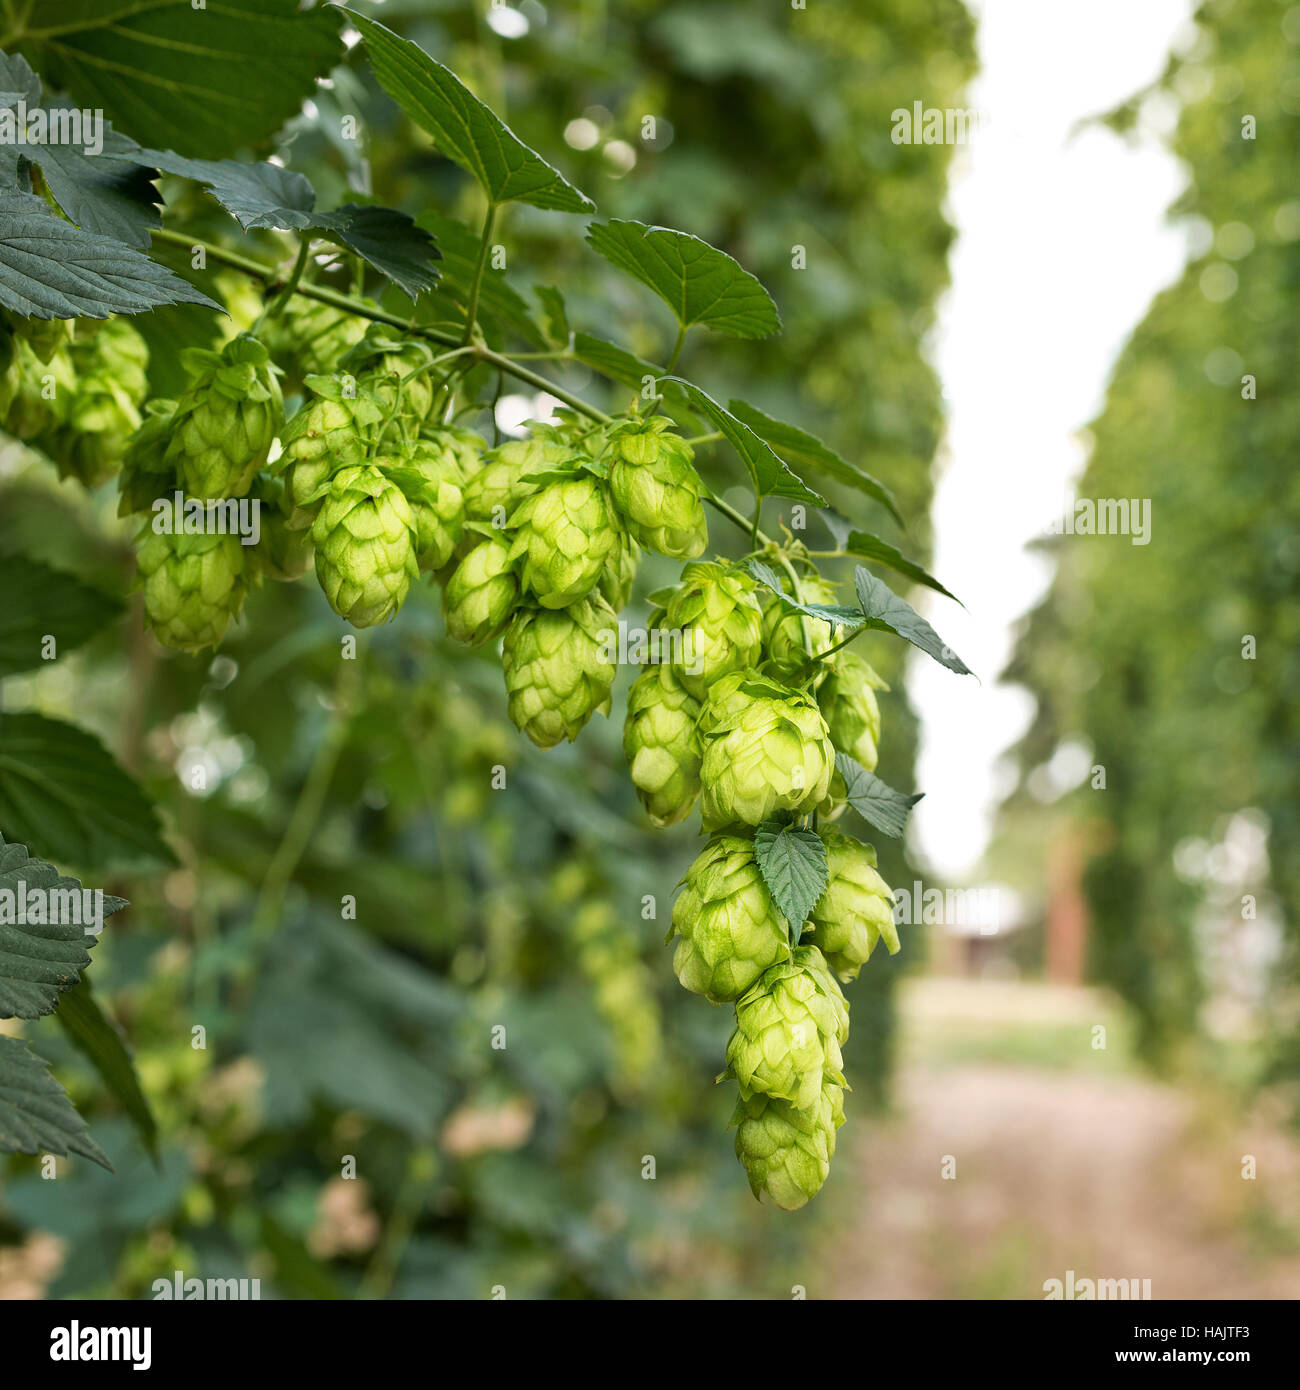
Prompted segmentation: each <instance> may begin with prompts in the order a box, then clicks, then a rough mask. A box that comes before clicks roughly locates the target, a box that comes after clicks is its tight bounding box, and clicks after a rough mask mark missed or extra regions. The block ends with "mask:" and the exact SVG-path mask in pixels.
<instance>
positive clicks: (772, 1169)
mask: <svg viewBox="0 0 1300 1390" xmlns="http://www.w3.org/2000/svg"><path fill="white" fill-rule="evenodd" d="M731 1123H732V1124H733V1125H734V1126H735V1127H736V1157H737V1158H738V1159H739V1160H740V1161H741V1163H742V1164H743V1165H744V1169H745V1173H746V1175H747V1176H748V1178H749V1189H750V1191H751V1192H752V1193H753V1194H754V1196H755V1197H757V1198H758V1199H759V1200H760V1201H761V1200H762V1199H763V1198H767V1200H768V1201H770V1202H775V1203H776V1205H777V1206H778V1207H780V1208H782V1210H784V1211H798V1210H799V1208H800V1207H802V1206H804V1205H805V1204H806V1203H807V1202H809V1201H811V1200H812V1198H814V1197H815V1196H816V1195H817V1193H818V1192H819V1191H820V1190H821V1186H822V1184H823V1183H824V1182H825V1181H826V1179H827V1177H828V1175H829V1174H830V1171H831V1158H832V1156H833V1155H834V1153H835V1131H836V1130H837V1129H839V1127H840V1126H841V1125H842V1124H843V1123H844V1090H843V1088H842V1087H840V1086H837V1085H835V1084H834V1083H833V1082H831V1083H828V1084H827V1085H826V1086H824V1087H823V1088H822V1092H821V1094H820V1095H819V1096H818V1097H817V1099H816V1100H815V1101H814V1102H813V1104H812V1105H810V1106H807V1107H805V1108H802V1109H801V1108H800V1107H799V1106H797V1105H792V1104H791V1103H790V1102H789V1101H786V1100H775V1099H773V1098H772V1097H771V1096H767V1095H764V1094H763V1093H762V1092H755V1093H754V1094H753V1095H752V1096H750V1097H749V1098H748V1099H745V1098H744V1097H742V1098H741V1099H740V1100H739V1101H738V1102H737V1103H736V1110H735V1114H734V1115H732V1117H731Z"/></svg>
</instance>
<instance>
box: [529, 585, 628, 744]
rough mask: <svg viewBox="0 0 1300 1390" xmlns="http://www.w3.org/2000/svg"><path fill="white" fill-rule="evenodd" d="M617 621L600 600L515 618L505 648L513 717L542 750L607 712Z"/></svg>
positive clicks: (572, 736)
mask: <svg viewBox="0 0 1300 1390" xmlns="http://www.w3.org/2000/svg"><path fill="white" fill-rule="evenodd" d="M617 621H618V620H617V618H616V617H615V615H614V612H613V610H612V609H611V608H610V607H609V605H608V604H607V603H605V601H604V600H603V599H601V598H599V597H596V598H588V599H582V600H581V601H579V602H578V603H575V604H573V605H572V606H570V607H569V608H564V609H551V608H524V609H521V610H520V611H519V612H518V613H516V614H515V617H514V619H513V621H512V622H511V624H510V626H509V627H508V628H507V629H506V636H505V642H504V645H503V649H502V668H503V670H504V672H505V678H506V694H507V695H508V696H509V710H510V718H511V720H512V722H513V723H514V726H515V728H517V729H521V730H523V732H524V733H525V734H527V735H528V737H529V738H530V739H532V741H533V742H534V743H535V744H536V745H537V746H538V747H539V748H554V747H555V745H556V744H557V743H559V742H561V740H563V739H566V738H567V739H569V740H570V741H572V740H573V739H575V738H577V736H578V733H579V732H580V730H581V729H582V727H583V725H584V724H586V722H587V720H588V719H590V718H591V716H592V715H593V714H594V713H595V711H596V710H598V709H599V710H603V711H605V712H608V710H609V688H610V686H611V685H613V683H614V671H615V664H614V659H613V655H612V653H611V651H610V647H611V643H612V640H613V634H614V631H615V629H616V624H617Z"/></svg>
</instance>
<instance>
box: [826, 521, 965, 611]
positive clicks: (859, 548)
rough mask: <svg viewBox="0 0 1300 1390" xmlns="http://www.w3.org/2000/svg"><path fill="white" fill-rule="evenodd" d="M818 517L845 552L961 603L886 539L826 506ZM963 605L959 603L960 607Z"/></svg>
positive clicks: (963, 605)
mask: <svg viewBox="0 0 1300 1390" xmlns="http://www.w3.org/2000/svg"><path fill="white" fill-rule="evenodd" d="M822 520H823V521H824V522H825V523H826V528H827V530H828V531H830V533H831V535H832V536H834V538H835V544H836V545H838V546H839V548H840V549H841V550H842V551H844V553H845V554H846V555H858V556H861V558H862V559H864V560H874V561H875V562H876V563H877V564H880V565H887V566H888V567H889V568H890V569H892V570H895V571H896V572H897V573H899V574H902V575H905V576H906V577H907V578H908V579H911V580H913V581H914V582H915V583H917V584H924V585H925V586H926V588H928V589H933V590H934V591H935V593H937V594H943V596H944V597H945V598H950V599H952V601H953V602H954V603H961V599H959V598H958V597H957V595H956V594H954V593H950V592H949V591H948V590H947V589H945V588H944V586H943V585H942V584H940V583H939V581H938V580H937V579H936V578H935V577H934V576H933V575H932V574H927V573H926V571H925V570H923V569H922V568H921V566H920V565H918V564H917V563H916V562H915V561H914V560H909V559H908V558H907V556H906V555H904V554H903V553H902V551H901V550H899V549H898V548H897V547H896V546H892V545H890V544H889V542H888V541H884V540H881V538H880V537H879V536H873V535H872V534H871V533H870V532H869V531H857V530H855V529H854V527H853V523H852V522H851V521H849V520H847V519H846V518H845V517H842V516H840V515H839V513H838V512H835V511H832V510H831V509H830V508H829V507H826V508H823V510H822ZM965 606H966V605H965V604H962V607H963V608H964V607H965Z"/></svg>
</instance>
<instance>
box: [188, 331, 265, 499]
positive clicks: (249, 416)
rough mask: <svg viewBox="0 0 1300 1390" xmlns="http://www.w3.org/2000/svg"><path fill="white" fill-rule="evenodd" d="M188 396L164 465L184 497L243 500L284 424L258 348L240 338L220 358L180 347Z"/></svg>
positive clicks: (246, 338) (202, 350)
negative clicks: (177, 479) (175, 477)
mask: <svg viewBox="0 0 1300 1390" xmlns="http://www.w3.org/2000/svg"><path fill="white" fill-rule="evenodd" d="M181 360H182V362H183V363H184V364H185V367H186V369H187V371H189V372H190V374H191V377H192V380H191V383H190V386H189V389H188V390H187V391H186V392H185V393H184V395H182V396H181V398H180V400H179V401H178V402H177V403H176V412H175V414H174V415H173V416H172V425H173V433H172V442H171V447H170V450H169V458H170V461H171V463H172V464H173V466H174V467H175V468H176V471H177V474H178V475H179V477H180V480H181V486H182V487H183V488H184V490H185V492H186V493H187V494H188V495H189V496H191V497H202V498H204V499H206V500H210V501H211V500H217V499H220V498H223V497H244V496H246V495H247V493H248V490H249V488H250V487H251V486H252V483H253V478H254V476H255V475H256V473H257V471H258V469H259V468H261V467H263V466H264V465H265V463H266V459H267V455H268V453H269V452H270V449H271V441H272V440H273V439H274V438H275V435H276V431H277V430H278V429H279V428H280V425H281V423H282V422H283V419H284V404H283V402H282V400H281V398H280V384H279V381H278V380H277V378H276V370H275V368H274V367H273V366H272V365H271V359H270V357H269V355H268V354H267V351H266V348H265V347H263V345H262V344H261V343H259V342H258V340H257V339H256V338H250V337H249V336H247V335H246V334H241V335H240V336H239V337H238V338H232V339H231V340H230V342H228V343H227V344H226V345H225V347H223V348H222V349H221V351H220V352H210V351H208V350H207V349H206V348H186V349H185V350H184V351H183V352H182V353H181Z"/></svg>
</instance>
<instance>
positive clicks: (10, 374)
mask: <svg viewBox="0 0 1300 1390" xmlns="http://www.w3.org/2000/svg"><path fill="white" fill-rule="evenodd" d="M13 348H14V352H13V359H12V360H11V361H10V363H9V368H8V370H7V371H6V372H5V376H4V387H3V392H2V393H0V395H2V397H3V400H0V403H3V404H4V405H5V414H4V428H5V430H6V432H7V433H9V434H11V435H13V437H14V438H15V439H21V440H23V441H24V442H30V441H32V440H35V439H37V438H39V437H44V436H47V435H49V434H50V433H52V432H53V431H55V430H57V429H58V428H59V427H60V426H62V425H63V424H65V423H66V422H67V419H68V412H69V410H70V409H71V406H72V402H73V400H74V398H75V396H76V392H77V373H76V369H75V368H74V367H73V365H72V354H71V353H70V352H69V350H68V348H67V346H66V338H65V345H64V346H61V347H59V348H58V349H57V350H56V351H54V352H53V353H52V354H51V355H50V357H49V359H48V360H42V359H41V358H40V357H39V356H38V355H37V353H36V351H35V350H34V349H33V347H32V345H31V344H30V343H29V342H28V341H27V338H26V337H25V335H23V334H21V333H20V334H19V335H18V336H17V337H16V338H15V339H14V344H13Z"/></svg>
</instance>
